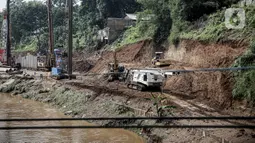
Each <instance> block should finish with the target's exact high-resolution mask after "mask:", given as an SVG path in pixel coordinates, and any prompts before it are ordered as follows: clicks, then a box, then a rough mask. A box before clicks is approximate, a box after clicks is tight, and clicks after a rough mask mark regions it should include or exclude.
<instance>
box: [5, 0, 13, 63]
mask: <svg viewBox="0 0 255 143" xmlns="http://www.w3.org/2000/svg"><path fill="white" fill-rule="evenodd" d="M10 25H11V24H10V0H7V37H6V40H7V41H6V58H7V65H8V66H11V63H12V62H11V61H12V60H11V38H10Z"/></svg>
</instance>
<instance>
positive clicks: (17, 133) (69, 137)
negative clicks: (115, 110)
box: [0, 94, 143, 143]
mask: <svg viewBox="0 0 255 143" xmlns="http://www.w3.org/2000/svg"><path fill="white" fill-rule="evenodd" d="M66 117H67V116H65V115H64V114H62V113H61V112H59V111H57V110H55V109H53V108H52V107H50V106H49V105H47V104H43V103H38V102H34V101H31V100H26V99H23V98H21V97H11V96H10V95H6V94H0V118H1V119H10V118H66ZM70 125H73V126H78V125H88V123H87V122H83V121H80V122H77V121H75V122H74V121H64V122H22V123H17V122H7V123H5V122H0V126H1V127H11V126H70ZM0 142H1V143H6V142H12V143H13V142H14V143H15V142H61V143H62V142H67V143H142V142H143V140H142V138H140V137H139V136H138V135H136V134H135V133H132V132H130V131H126V130H121V129H62V130H59V129H54V130H13V131H0Z"/></svg>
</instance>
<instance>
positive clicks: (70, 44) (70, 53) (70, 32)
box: [68, 0, 73, 77]
mask: <svg viewBox="0 0 255 143" xmlns="http://www.w3.org/2000/svg"><path fill="white" fill-rule="evenodd" d="M68 6H69V10H68V18H69V22H68V23H69V24H68V25H69V30H68V74H69V76H70V77H71V75H72V72H73V68H72V62H73V61H72V58H73V0H69V4H68Z"/></svg>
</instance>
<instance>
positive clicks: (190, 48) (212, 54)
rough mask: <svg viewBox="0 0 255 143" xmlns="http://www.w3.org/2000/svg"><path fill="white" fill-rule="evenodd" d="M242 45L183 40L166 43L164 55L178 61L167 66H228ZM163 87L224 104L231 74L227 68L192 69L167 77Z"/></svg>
mask: <svg viewBox="0 0 255 143" xmlns="http://www.w3.org/2000/svg"><path fill="white" fill-rule="evenodd" d="M246 47H247V45H245V44H241V45H237V44H203V43H200V42H197V41H189V40H185V41H182V42H181V43H180V45H179V46H178V47H170V48H169V50H168V52H167V54H166V55H167V58H169V59H170V60H175V61H179V62H180V63H181V64H179V65H178V64H175V65H171V66H170V68H171V69H186V70H192V69H198V68H220V67H231V65H232V64H233V63H234V61H235V59H236V58H237V57H238V56H240V55H242V54H243V53H244V52H245V51H246ZM165 88H166V89H167V90H170V91H172V92H177V93H181V94H185V95H188V96H189V97H190V98H197V99H200V100H203V101H206V102H208V104H210V105H215V106H219V105H220V106H221V107H226V106H230V105H231V101H232V100H231V99H232V88H233V78H232V73H230V72H211V73H209V72H196V73H190V74H183V75H179V76H174V77H172V78H170V79H169V80H168V81H167V84H166V87H165Z"/></svg>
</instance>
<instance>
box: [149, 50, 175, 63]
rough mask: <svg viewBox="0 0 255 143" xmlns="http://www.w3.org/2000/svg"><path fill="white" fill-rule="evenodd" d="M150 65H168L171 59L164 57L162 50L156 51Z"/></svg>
mask: <svg viewBox="0 0 255 143" xmlns="http://www.w3.org/2000/svg"><path fill="white" fill-rule="evenodd" d="M152 65H154V66H155V67H163V66H170V65H171V61H170V60H167V59H164V55H163V52H156V53H155V57H154V58H153V59H152Z"/></svg>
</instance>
